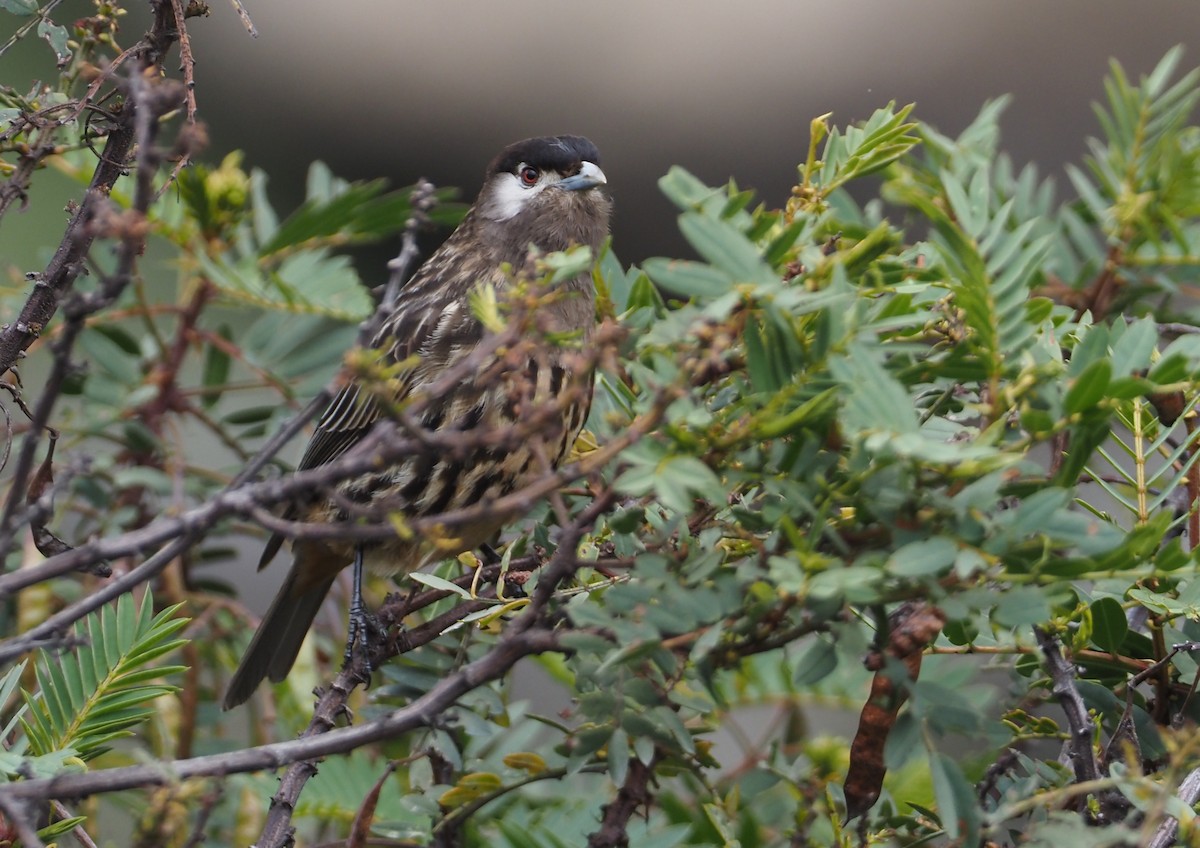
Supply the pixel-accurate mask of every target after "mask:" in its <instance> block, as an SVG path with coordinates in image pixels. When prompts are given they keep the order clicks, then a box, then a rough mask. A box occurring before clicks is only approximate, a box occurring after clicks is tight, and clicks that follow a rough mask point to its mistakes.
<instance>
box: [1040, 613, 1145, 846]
mask: <svg viewBox="0 0 1200 848" xmlns="http://www.w3.org/2000/svg"><path fill="white" fill-rule="evenodd" d="M1033 632H1034V635H1035V637H1036V638H1037V643H1038V647H1039V648H1041V650H1042V656H1044V657H1045V659H1046V670H1047V672H1049V674H1050V680H1051V690H1050V691H1051V692H1053V693H1054V695H1055V697H1057V698H1058V702H1059V704H1060V705H1061V706H1062V709H1063V712H1064V713H1066V717H1067V726H1068V727H1069V728H1070V736H1069V740H1070V741H1069V743H1068V744H1069V746H1070V751H1071V766H1072V768H1073V769H1074V770H1075V778H1076V782H1077V783H1092V782H1094V781H1098V780H1100V779H1101V778H1103V777H1104V776H1105V775H1104V772H1103V770H1102V769H1101V767H1100V762H1099V760H1098V759H1097V757H1096V751H1095V749H1094V748H1093V747H1092V738H1093V735H1094V733H1095V725H1094V724H1093V722H1092V719H1091V716H1090V715H1088V709H1087V705H1086V704H1084V702H1083V698H1082V697H1081V696H1080V694H1079V690H1078V689H1076V688H1075V667H1074V666H1073V665H1072V664H1071V663H1070V662H1068V661H1067V659H1066V657H1064V656H1063V653H1062V648H1061V646H1060V645H1059V642H1058V638H1057V637H1056V636H1054V635H1052V634H1051V633H1049V632H1048V631H1046V630H1043V629H1042V628H1040V627H1035V628H1034V629H1033ZM1098 800H1099V801H1100V808H1099V810H1098V811H1097V812H1096V814H1095V820H1096V823H1097V824H1106V823H1109V822H1113V821H1120V820H1121V818H1122V817H1123V816H1124V813H1125V812H1126V811H1127V810H1128V806H1129V805H1128V802H1127V801H1126V800H1125V798H1124V796H1122V795H1121V793H1120V792H1117V791H1115V790H1104V791H1101V792H1100V795H1099V799H1098Z"/></svg>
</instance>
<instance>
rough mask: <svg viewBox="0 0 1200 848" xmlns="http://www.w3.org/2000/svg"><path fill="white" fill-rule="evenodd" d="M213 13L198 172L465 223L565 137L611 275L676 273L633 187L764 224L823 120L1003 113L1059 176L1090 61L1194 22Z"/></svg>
mask: <svg viewBox="0 0 1200 848" xmlns="http://www.w3.org/2000/svg"><path fill="white" fill-rule="evenodd" d="M211 3H212V16H211V17H210V18H209V19H208V20H204V21H197V22H195V23H194V24H193V26H192V33H193V38H194V40H195V53H196V58H197V62H198V64H197V68H196V78H197V90H198V92H199V96H200V104H201V107H200V114H201V116H202V117H203V118H204V120H206V121H207V122H208V123H209V125H210V128H211V129H212V131H213V141H214V149H213V151H212V153H213V154H214V155H215V154H217V153H219V152H221V151H224V150H227V149H231V148H242V149H244V150H246V151H247V154H248V161H249V163H250V164H253V165H257V166H259V167H261V168H264V169H266V170H267V171H268V172H270V173H271V175H272V193H273V196H276V197H278V198H280V200H281V202H282V201H283V200H290V199H291V198H292V197H293V196H297V197H298V196H299V195H298V194H296V192H297V190H298V188H299V187H300V186H302V185H303V174H304V169H305V168H306V166H307V164H308V162H309V161H310V160H312V159H322V160H324V161H326V162H327V163H329V164H330V165H331V166H332V167H333V169H334V170H335V172H337V173H339V174H340V175H343V176H347V177H351V178H368V177H376V176H387V177H389V178H391V179H392V180H393V182H394V183H395V184H396V185H405V184H408V183H410V182H412V181H413V180H415V179H416V178H417V177H419V176H424V177H427V178H429V179H431V180H433V181H434V182H435V183H438V184H440V185H458V186H461V187H462V188H463V190H464V195H465V196H466V197H467V198H468V199H469V198H471V197H473V196H474V193H475V191H476V190H477V189H478V186H479V183H480V179H481V176H482V172H483V168H484V165H485V164H486V163H487V161H488V160H489V159H490V158H491V156H492V155H493V153H495V152H496V151H497V150H499V149H500V148H501V147H502V146H503V145H505V144H507V143H508V142H510V141H514V140H516V139H519V138H523V137H526V136H530V135H544V134H549V133H561V132H571V133H578V134H582V135H587V136H589V137H590V138H591V139H592V140H593V141H595V142H596V143H597V145H598V146H599V147H600V150H601V152H602V154H603V156H604V166H605V170H606V172H607V173H608V176H609V179H610V185H611V188H612V194H613V196H614V198H615V200H616V203H617V205H616V219H615V224H614V233H615V249H616V251H617V253H618V255H619V256H621V257H622V259H624V260H625V261H636V260H640V259H643V258H645V257H646V256H650V255H672V254H674V253H677V252H679V251H681V250H683V249H684V247H683V244H682V241H681V239H680V238H679V237H678V235H677V233H676V230H675V227H674V214H673V212H672V207H671V206H670V205H669V204H668V203H667V202H666V201H665V200H664V199H663V198H662V197H661V195H660V194H659V192H658V190H657V186H656V185H655V182H656V180H657V179H658V177H660V176H661V175H662V174H663V173H665V172H666V170H667V169H668V168H669V167H670V166H671V165H672V164H682V165H684V166H686V167H687V168H689V169H690V170H692V171H694V172H696V173H697V174H698V175H699V176H701V177H702V178H703V179H705V180H707V181H709V182H710V183H718V182H723V181H724V180H726V179H728V178H729V177H730V176H735V177H736V178H737V180H738V182H739V184H740V185H742V186H746V187H754V188H756V189H758V190H759V192H760V194H761V196H762V197H763V198H764V199H765V200H766V201H767V202H769V203H771V204H780V203H782V202H783V201H784V200H785V199H786V197H787V191H788V189H789V187H790V186H791V185H792V183H793V182H794V177H795V173H796V172H795V167H796V165H797V163H798V162H800V161H801V160H802V159H803V157H804V154H805V152H806V149H807V143H808V127H809V122H810V121H811V119H812V118H813V117H814V116H817V115H820V114H822V113H824V112H828V111H832V112H833V113H834V117H833V120H834V121H835V122H837V123H845V122H849V121H855V120H860V119H863V118H865V117H867V116H869V115H870V114H871V112H872V111H873V110H874V109H875V108H877V107H879V106H881V105H883V104H886V103H887V102H888V101H889V100H895V101H897V102H898V103H908V102H912V101H915V102H916V104H917V110H916V115H917V116H918V117H920V118H922V119H924V120H927V121H930V122H932V123H933V124H934V125H935V126H937V127H938V128H939V129H940V130H941V131H942V132H945V133H949V134H957V133H958V131H960V130H961V129H962V127H963V126H965V125H966V123H967V122H969V121H970V119H971V118H972V117H973V116H974V115H975V113H976V112H977V111H978V109H979V107H980V106H981V104H982V103H983V102H984V101H985V100H986V99H989V98H994V97H997V96H999V95H1002V94H1005V93H1011V94H1013V95H1015V99H1014V101H1013V104H1012V106H1011V107H1010V109H1009V110H1008V112H1007V113H1006V116H1005V120H1004V129H1005V135H1004V137H1005V147H1006V149H1008V150H1009V151H1010V152H1011V153H1012V155H1013V156H1014V158H1015V160H1016V161H1017V162H1018V163H1023V162H1026V161H1037V162H1038V163H1040V164H1042V165H1044V166H1045V169H1046V170H1047V171H1049V172H1050V173H1058V172H1059V171H1060V169H1061V166H1062V163H1064V162H1067V161H1076V160H1078V159H1079V157H1080V156H1081V154H1082V152H1083V150H1084V139H1085V137H1086V136H1087V135H1089V134H1093V133H1095V132H1097V124H1096V121H1095V119H1094V117H1093V115H1092V111H1091V105H1090V104H1091V102H1092V101H1093V100H1096V99H1099V98H1101V97H1102V96H1103V91H1102V87H1101V82H1102V79H1103V77H1104V74H1105V73H1106V71H1107V67H1108V62H1109V59H1110V58H1116V59H1118V60H1119V61H1120V62H1121V63H1122V64H1123V65H1124V66H1125V67H1126V69H1127V70H1128V71H1129V73H1130V75H1131V76H1132V77H1134V78H1135V79H1136V77H1137V76H1138V75H1140V74H1142V73H1145V72H1147V71H1148V70H1149V69H1150V68H1152V67H1153V66H1154V64H1155V63H1156V62H1157V60H1158V59H1159V58H1160V57H1161V56H1162V54H1163V53H1164V52H1165V51H1166V50H1167V49H1168V48H1169V47H1171V46H1172V45H1175V44H1178V43H1181V42H1182V43H1184V44H1189V42H1193V41H1195V40H1196V37H1197V34H1198V33H1200V3H1195V2H1163V0H1142V1H1141V2H1121V0H1099V2H1098V0H1058V2H1034V0H1009V2H1003V3H1001V2H991V3H984V2H951V1H950V0H906V2H898V3H897V2H891V3H889V2H881V1H880V0H843V2H837V3H818V2H795V0H793V2H786V0H763V2H743V3H731V2H713V0H700V1H699V2H697V0H668V2H645V0H602V2H595V3H588V4H583V3H572V2H546V1H545V0H509V2H487V0H462V1H461V2H454V3H437V2H417V0H406V2H397V0H340V2H337V3H329V2H315V0H288V2H283V0H266V1H265V2H264V0H258V2H256V0H247V5H246V8H247V11H248V12H249V14H250V15H251V16H252V18H253V20H254V22H255V24H256V25H257V27H258V31H259V37H258V38H257V39H252V38H250V37H249V36H248V35H247V34H246V32H245V30H244V29H243V27H242V24H241V22H240V21H239V19H238V17H237V16H236V15H235V14H234V13H233V12H232V10H231V8H230V7H229V6H228V5H226V3H225V0H211ZM1189 46H1190V45H1189ZM1194 64H1200V51H1198V50H1195V49H1191V50H1189V51H1188V53H1187V55H1186V56H1185V60H1184V65H1185V67H1191V66H1192V65H1194ZM363 270H364V271H366V270H367V269H363Z"/></svg>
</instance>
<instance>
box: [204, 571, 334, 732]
mask: <svg viewBox="0 0 1200 848" xmlns="http://www.w3.org/2000/svg"><path fill="white" fill-rule="evenodd" d="M300 573H301V563H300V560H299V559H298V560H297V561H296V563H295V564H293V565H292V570H291V571H290V572H289V573H288V576H287V579H286V580H285V581H284V583H283V586H282V587H280V589H279V593H278V594H277V595H275V600H274V601H272V602H271V608H270V609H268V610H267V613H266V615H264V616H263V619H262V623H261V624H259V625H258V630H257V631H255V633H254V638H253V639H251V640H250V647H248V648H247V649H246V653H245V656H243V657H242V662H241V664H240V665H239V666H238V668H237V671H235V672H234V673H233V678H232V679H231V680H230V681H229V689H228V690H227V691H226V693H225V701H224V704H223V706H224V708H225V709H227V710H231V709H233V708H234V707H236V706H238V705H239V704H242V703H245V702H246V701H247V700H249V698H250V696H251V695H253V694H254V690H255V689H257V688H258V684H259V683H261V682H262V681H263V678H265V677H270V679H271V680H272V681H274V682H276V683H277V682H279V681H280V680H283V679H284V678H285V677H287V674H288V672H289V671H290V670H291V668H292V664H293V663H294V662H295V661H296V655H297V654H299V653H300V645H301V643H303V642H304V636H305V634H306V633H308V629H309V627H311V626H312V623H313V619H315V618H316V617H317V611H318V610H319V609H320V608H321V603H322V602H323V601H324V600H325V596H326V595H327V594H328V593H329V587H330V586H332V585H333V577H330V578H329V579H328V580H325V581H322V582H321V583H319V584H317V585H315V586H309V587H308V588H306V589H304V590H303V591H302V592H301V593H300V594H299V595H297V594H296V588H297V583H298V578H299V575H300ZM336 573H337V572H336V571H335V572H334V574H336Z"/></svg>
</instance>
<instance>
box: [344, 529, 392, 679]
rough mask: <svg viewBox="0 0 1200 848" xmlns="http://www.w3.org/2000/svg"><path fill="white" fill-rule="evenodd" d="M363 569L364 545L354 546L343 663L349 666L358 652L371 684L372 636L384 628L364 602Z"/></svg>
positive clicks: (363, 669)
mask: <svg viewBox="0 0 1200 848" xmlns="http://www.w3.org/2000/svg"><path fill="white" fill-rule="evenodd" d="M363 570H364V569H363V547H362V545H358V546H356V547H355V548H354V583H353V588H352V590H351V593H350V627H349V632H348V633H347V634H346V652H345V654H344V655H343V656H342V663H343V664H344V665H346V666H349V665H350V664H351V663H353V662H354V655H355V654H356V653H357V654H358V655H359V656H360V657H361V658H362V672H363V676H364V678H365V679H366V682H367V684H368V685H370V683H371V672H372V671H374V670H375V669H374V668H373V667H372V665H371V636H372V635H375V634H378V633H382V632H383V628H382V627H381V626H380V624H379V620H378V619H377V618H375V616H373V615H371V613H369V612H367V606H366V604H364V603H363V597H362V583H363Z"/></svg>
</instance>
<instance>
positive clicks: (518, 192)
mask: <svg viewBox="0 0 1200 848" xmlns="http://www.w3.org/2000/svg"><path fill="white" fill-rule="evenodd" d="M546 176H547V175H545V174H543V175H542V179H541V180H539V181H538V183H537V185H534V186H524V185H521V181H520V179H519V178H518V177H517V175H516V174H501V175H500V177H499V178H498V179H497V180H496V184H495V186H494V187H493V189H492V192H491V197H489V198H488V204H487V208H486V209H485V210H484V214H485V215H487V217H489V218H491V219H492V220H493V221H507V220H508V219H509V218H511V217H513V216H514V215H516V214H517V213H518V212H520V211H521V210H522V209H524V208H525V205H526V204H527V203H529V201H530V200H532V199H533V198H534V197H535V196H536V195H538V194H540V193H541V192H543V191H545V190H546V187H547V186H548V185H549V184H550V183H549V181H548V180H547V179H546Z"/></svg>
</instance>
